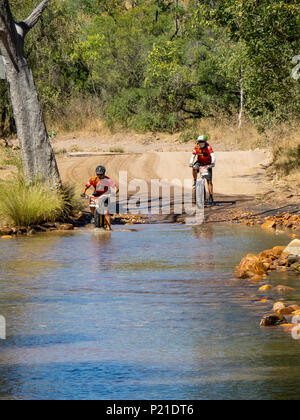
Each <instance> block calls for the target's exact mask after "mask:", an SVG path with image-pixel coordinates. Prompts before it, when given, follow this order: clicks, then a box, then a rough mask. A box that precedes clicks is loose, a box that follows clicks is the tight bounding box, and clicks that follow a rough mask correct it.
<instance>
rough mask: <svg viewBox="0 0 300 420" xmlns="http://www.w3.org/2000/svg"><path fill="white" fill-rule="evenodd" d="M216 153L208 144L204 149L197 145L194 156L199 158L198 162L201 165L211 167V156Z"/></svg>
mask: <svg viewBox="0 0 300 420" xmlns="http://www.w3.org/2000/svg"><path fill="white" fill-rule="evenodd" d="M212 153H214V151H213V148H212V147H211V146H210V145H209V144H207V145H206V146H205V147H204V148H203V149H201V147H200V146H199V145H198V144H197V145H196V146H195V148H194V151H193V154H194V155H197V156H198V162H199V163H200V164H201V165H205V166H206V165H211V163H212V158H211V154H212Z"/></svg>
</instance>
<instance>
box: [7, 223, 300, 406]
mask: <svg viewBox="0 0 300 420" xmlns="http://www.w3.org/2000/svg"><path fill="white" fill-rule="evenodd" d="M123 230H124V229H123ZM288 242H289V239H288V238H286V237H285V236H283V235H282V236H277V237H274V236H273V235H269V234H268V233H265V232H263V231H262V230H261V229H255V228H253V229H248V228H246V227H240V226H236V227H229V226H212V225H207V226H206V225H203V226H201V227H200V228H190V227H186V226H176V225H164V226H157V225H156V226H148V227H147V226H143V227H140V228H139V229H138V230H137V231H136V232H132V231H126V230H125V231H115V232H113V233H102V232H101V233H100V232H99V233H97V232H96V231H84V230H83V231H78V232H77V233H70V234H63V235H61V234H58V233H53V234H50V235H37V236H35V237H34V238H20V239H17V240H14V241H13V242H11V241H10V242H9V243H8V242H0V314H1V315H4V316H6V319H7V324H8V339H7V340H6V341H3V342H0V398H11V399H16V398H35V399H41V398H47V399H48V398H55V399H56V398H57V399H58V398H76V399H91V398H92V399H94V398H100V399H207V398H230V399H232V398H247V399H249V398H265V399H267V398H278V399H279V398H291V399H292V398H297V397H299V396H300V385H299V381H298V378H299V373H300V369H299V362H298V360H300V358H299V357H298V356H300V344H299V342H296V341H293V340H292V339H291V338H290V337H289V336H288V335H286V334H284V333H283V332H281V331H278V330H261V329H260V328H258V322H259V318H260V316H261V314H262V313H264V312H267V311H269V310H270V307H272V300H271V299H278V296H275V295H274V296H273V295H272V294H270V296H269V298H270V300H269V301H268V300H267V301H266V302H259V301H257V299H256V296H257V286H251V285H250V284H248V283H247V285H246V286H245V283H244V282H243V281H237V280H233V278H232V274H231V273H232V269H233V267H234V266H235V265H236V264H237V263H238V262H239V260H240V259H241V257H242V256H244V254H246V253H248V252H257V251H259V250H262V249H266V248H269V247H271V246H273V245H277V244H278V243H282V244H286V243H288ZM272 281H273V282H274V284H276V283H279V282H280V283H283V284H286V283H288V284H289V285H291V286H294V287H295V288H296V289H297V292H295V293H293V294H292V295H290V296H288V297H287V298H288V299H291V301H297V300H299V298H300V293H299V280H298V279H296V278H295V279H291V278H289V277H287V274H286V273H285V274H284V275H282V274H277V275H276V276H274V277H273V279H272ZM285 282H286V283H285ZM283 378H284V379H283Z"/></svg>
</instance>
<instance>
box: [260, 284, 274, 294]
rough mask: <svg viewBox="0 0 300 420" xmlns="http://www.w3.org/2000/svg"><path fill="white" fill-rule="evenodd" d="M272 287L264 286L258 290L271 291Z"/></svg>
mask: <svg viewBox="0 0 300 420" xmlns="http://www.w3.org/2000/svg"><path fill="white" fill-rule="evenodd" d="M271 289H272V286H271V285H270V284H265V285H264V286H262V287H260V288H259V289H258V290H259V291H260V292H267V291H268V290H271Z"/></svg>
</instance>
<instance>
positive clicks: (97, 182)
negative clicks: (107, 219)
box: [86, 176, 116, 197]
mask: <svg viewBox="0 0 300 420" xmlns="http://www.w3.org/2000/svg"><path fill="white" fill-rule="evenodd" d="M86 187H87V188H90V187H94V189H95V193H96V194H97V196H99V197H100V196H101V195H103V194H105V193H106V192H107V191H108V190H109V189H110V188H115V187H116V184H115V183H114V181H113V180H112V179H110V178H109V177H108V176H106V177H105V178H103V179H99V178H98V177H97V176H94V177H93V178H91V179H90V180H89V181H88V183H87V184H86Z"/></svg>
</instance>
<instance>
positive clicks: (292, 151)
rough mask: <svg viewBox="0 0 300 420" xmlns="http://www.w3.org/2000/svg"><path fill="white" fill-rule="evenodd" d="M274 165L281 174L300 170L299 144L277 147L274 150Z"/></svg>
mask: <svg viewBox="0 0 300 420" xmlns="http://www.w3.org/2000/svg"><path fill="white" fill-rule="evenodd" d="M274 167H275V168H276V169H277V170H278V171H279V172H281V173H282V174H283V175H289V174H290V173H291V172H294V171H297V170H300V145H297V146H295V147H289V148H284V147H279V148H278V149H277V150H276V151H275V152H274Z"/></svg>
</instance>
